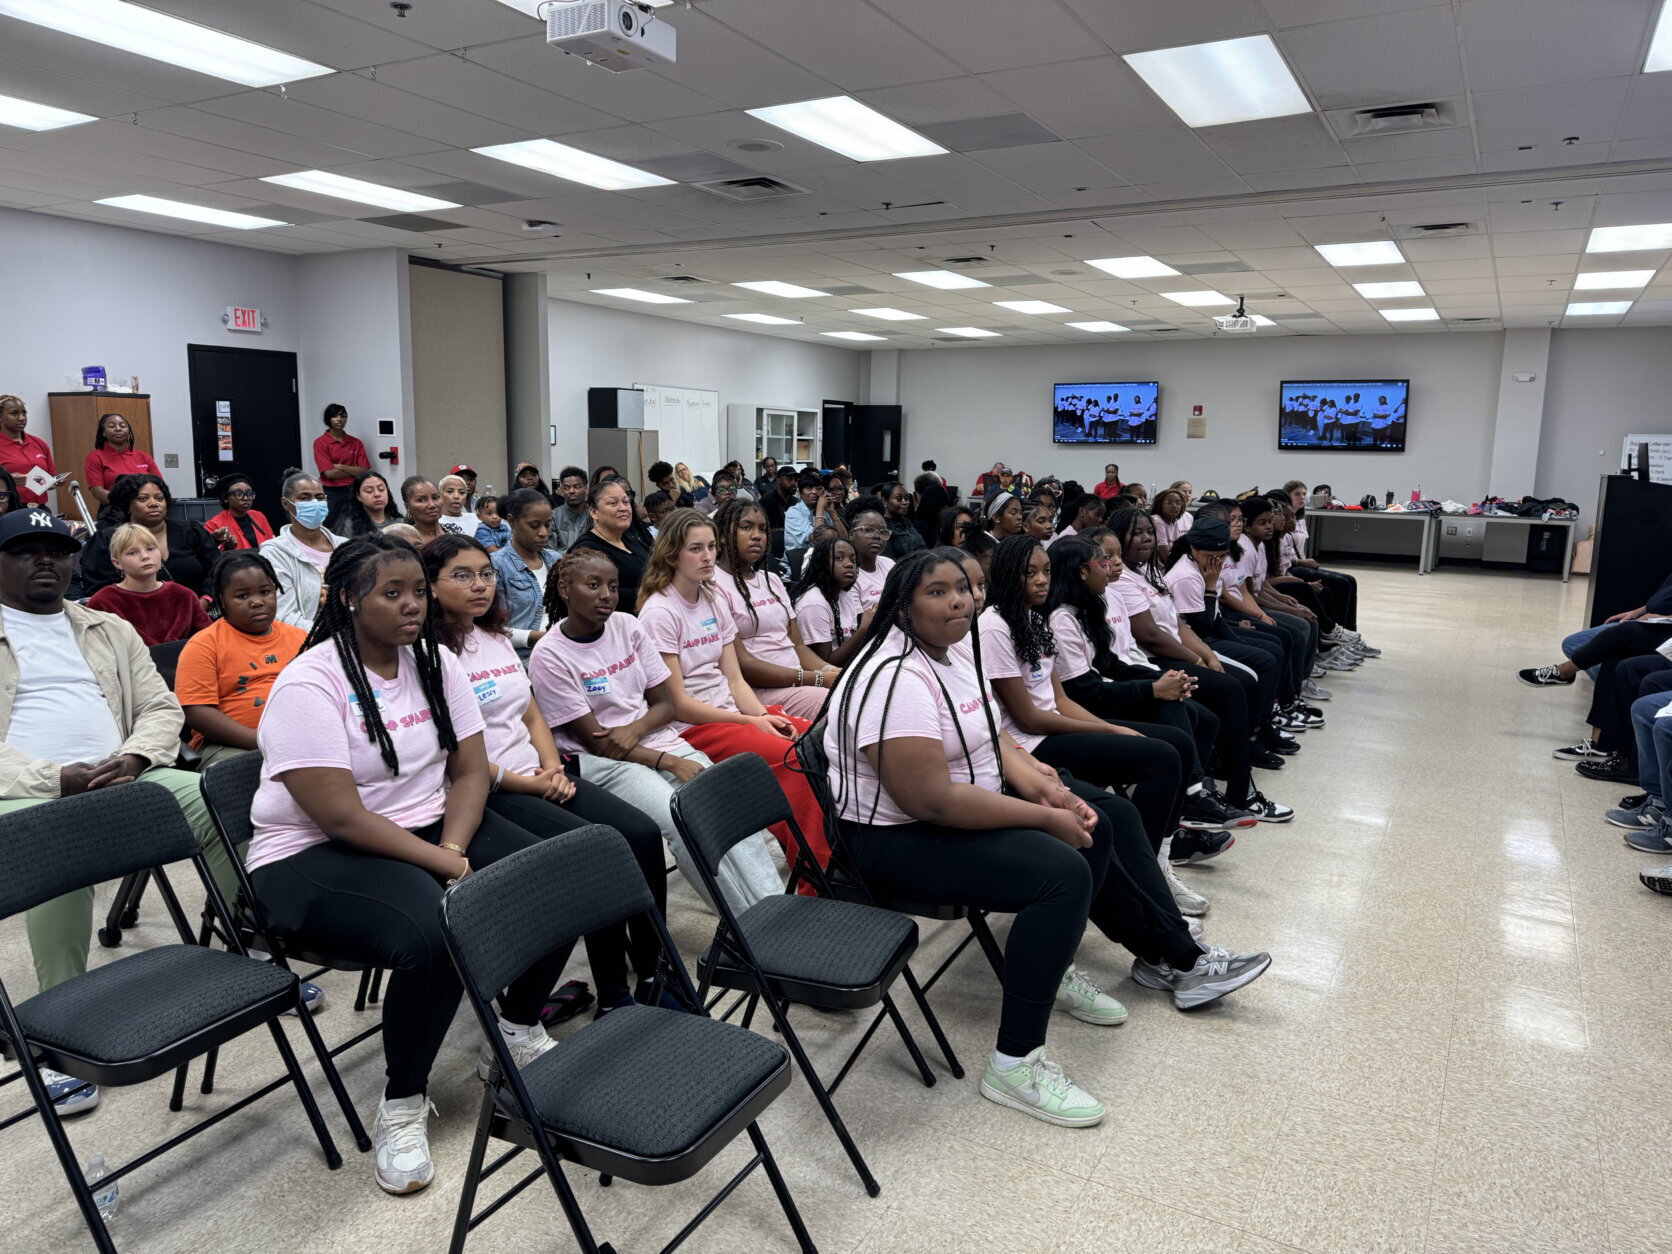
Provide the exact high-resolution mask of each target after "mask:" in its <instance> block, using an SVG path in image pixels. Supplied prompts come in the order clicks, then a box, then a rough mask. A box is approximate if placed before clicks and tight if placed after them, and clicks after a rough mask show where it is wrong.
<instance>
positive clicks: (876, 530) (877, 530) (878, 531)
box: [850, 527, 888, 536]
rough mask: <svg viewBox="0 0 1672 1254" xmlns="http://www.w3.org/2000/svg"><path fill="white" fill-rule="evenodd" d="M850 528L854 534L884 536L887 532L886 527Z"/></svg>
mask: <svg viewBox="0 0 1672 1254" xmlns="http://www.w3.org/2000/svg"><path fill="white" fill-rule="evenodd" d="M850 530H851V531H852V532H853V534H854V535H856V536H886V535H887V534H888V528H887V527H853V528H850Z"/></svg>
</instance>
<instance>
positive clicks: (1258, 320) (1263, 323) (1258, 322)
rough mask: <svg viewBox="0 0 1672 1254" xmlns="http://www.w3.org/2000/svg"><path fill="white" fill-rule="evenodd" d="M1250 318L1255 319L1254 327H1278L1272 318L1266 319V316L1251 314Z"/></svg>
mask: <svg viewBox="0 0 1672 1254" xmlns="http://www.w3.org/2000/svg"><path fill="white" fill-rule="evenodd" d="M1248 316H1249V317H1250V318H1252V319H1254V325H1255V326H1257V327H1274V326H1276V325H1277V324H1276V323H1275V322H1273V321H1272V320H1271V319H1270V318H1268V317H1266V316H1265V314H1249V315H1248Z"/></svg>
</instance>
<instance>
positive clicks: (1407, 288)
mask: <svg viewBox="0 0 1672 1254" xmlns="http://www.w3.org/2000/svg"><path fill="white" fill-rule="evenodd" d="M1353 290H1354V291H1355V292H1357V293H1358V294H1359V295H1360V296H1362V297H1364V298H1365V300H1398V299H1399V298H1400V297H1402V296H1426V295H1428V293H1427V292H1425V291H1423V290H1422V284H1421V283H1418V282H1417V281H1416V280H1415V279H1405V280H1402V281H1400V282H1398V283H1355V284H1353Z"/></svg>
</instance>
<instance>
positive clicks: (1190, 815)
mask: <svg viewBox="0 0 1672 1254" xmlns="http://www.w3.org/2000/svg"><path fill="white" fill-rule="evenodd" d="M1256 821H1257V820H1256V819H1255V818H1254V816H1253V815H1252V814H1242V813H1240V812H1239V811H1237V810H1233V809H1232V808H1231V807H1230V806H1228V805H1226V804H1225V799H1224V798H1223V797H1221V796H1220V795H1219V794H1218V793H1214V792H1209V791H1208V790H1207V789H1206V788H1204V789H1202V791H1201V792H1198V793H1192V794H1190V795H1189V796H1187V797H1186V798H1185V799H1184V809H1183V811H1182V812H1181V813H1180V814H1179V826H1180V827H1189V828H1195V829H1200V830H1207V829H1211V828H1219V827H1253V826H1254V824H1255V822H1256Z"/></svg>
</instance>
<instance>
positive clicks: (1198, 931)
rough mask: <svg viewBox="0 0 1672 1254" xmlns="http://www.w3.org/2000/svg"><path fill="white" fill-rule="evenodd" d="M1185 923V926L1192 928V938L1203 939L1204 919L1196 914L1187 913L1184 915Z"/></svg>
mask: <svg viewBox="0 0 1672 1254" xmlns="http://www.w3.org/2000/svg"><path fill="white" fill-rule="evenodd" d="M1184 925H1185V927H1187V928H1189V929H1190V939H1191V940H1193V941H1199V940H1201V939H1202V932H1203V930H1204V929H1203V927H1202V921H1201V920H1200V919H1198V918H1195V917H1194V916H1192V915H1188V914H1187V915H1185V916H1184Z"/></svg>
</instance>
